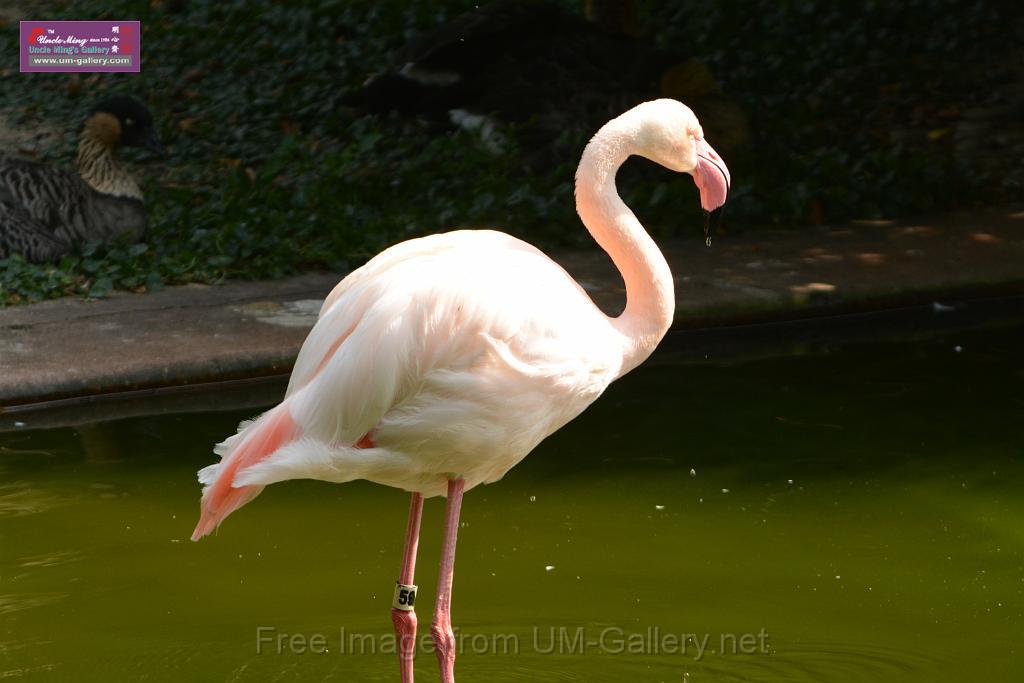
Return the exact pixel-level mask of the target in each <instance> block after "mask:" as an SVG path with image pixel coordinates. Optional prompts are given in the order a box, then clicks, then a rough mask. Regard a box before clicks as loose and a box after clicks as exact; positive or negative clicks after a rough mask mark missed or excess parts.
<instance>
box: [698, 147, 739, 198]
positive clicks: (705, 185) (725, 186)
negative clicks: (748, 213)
mask: <svg viewBox="0 0 1024 683" xmlns="http://www.w3.org/2000/svg"><path fill="white" fill-rule="evenodd" d="M731 180H732V178H731V177H730V176H729V168H728V167H727V166H726V165H725V161H723V160H722V157H720V156H718V152H716V151H715V150H713V149H712V148H711V145H709V144H708V143H707V141H706V140H698V141H697V168H695V169H693V182H695V183H697V187H698V189H700V205H701V206H703V207H704V210H705V211H714V210H715V209H717V208H718V207H720V206H722V204H725V198H726V196H727V195H728V194H729V183H730V182H731Z"/></svg>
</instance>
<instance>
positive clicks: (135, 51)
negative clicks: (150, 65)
mask: <svg viewBox="0 0 1024 683" xmlns="http://www.w3.org/2000/svg"><path fill="white" fill-rule="evenodd" d="M20 44H21V71H23V72H28V71H36V72H38V71H43V72H47V71H48V72H55V71H107V72H110V71H115V72H117V71H121V72H125V71H127V72H138V71H139V66H140V62H141V61H142V60H141V59H140V57H141V55H142V31H141V26H140V23H139V22H137V21H23V22H21V43H20Z"/></svg>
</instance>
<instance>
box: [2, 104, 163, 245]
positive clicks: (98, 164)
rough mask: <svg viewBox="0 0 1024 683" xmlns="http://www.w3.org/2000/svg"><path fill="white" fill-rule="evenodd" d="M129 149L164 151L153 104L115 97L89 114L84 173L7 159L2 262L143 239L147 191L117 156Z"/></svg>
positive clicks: (82, 137)
mask: <svg viewBox="0 0 1024 683" xmlns="http://www.w3.org/2000/svg"><path fill="white" fill-rule="evenodd" d="M122 146H125V147H143V148H146V149H149V150H151V151H153V152H155V153H157V154H163V151H164V150H163V147H161V145H160V142H159V140H158V139H157V136H156V132H155V130H154V128H153V117H152V115H151V114H150V112H149V110H148V109H147V108H146V106H145V105H143V104H142V103H141V102H139V101H138V100H136V99H135V98H133V97H129V96H127V95H115V96H113V97H109V98H106V99H104V100H102V101H100V102H99V103H97V104H96V105H95V106H94V107H93V108H92V109H91V110H90V111H89V113H88V115H87V116H86V118H85V121H84V123H83V124H82V127H81V130H80V132H79V136H78V159H77V169H76V171H72V170H70V169H65V168H60V167H57V166H53V165H51V164H45V163H42V162H39V161H34V160H30V159H21V158H17V157H0V258H6V257H7V256H9V255H11V254H20V255H21V256H23V257H24V258H26V259H28V260H29V261H34V262H45V261H53V260H55V259H58V258H60V257H61V256H63V255H64V254H66V253H68V252H69V251H71V250H72V249H74V248H75V247H76V246H77V245H79V244H81V243H83V242H86V241H109V240H114V239H117V238H120V237H127V238H128V239H131V240H138V239H139V238H140V237H142V234H143V233H144V232H145V229H146V210H145V207H144V206H143V197H142V190H141V189H140V188H139V185H138V183H137V182H136V180H135V178H134V177H133V175H132V173H131V172H130V171H129V169H128V168H127V167H125V165H124V164H123V163H122V162H121V161H119V160H118V158H117V156H116V151H117V149H118V148H119V147H122Z"/></svg>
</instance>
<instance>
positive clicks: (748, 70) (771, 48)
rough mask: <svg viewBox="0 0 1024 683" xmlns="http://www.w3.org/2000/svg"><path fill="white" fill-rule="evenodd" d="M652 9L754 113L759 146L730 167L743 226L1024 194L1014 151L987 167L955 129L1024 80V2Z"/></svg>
mask: <svg viewBox="0 0 1024 683" xmlns="http://www.w3.org/2000/svg"><path fill="white" fill-rule="evenodd" d="M647 4H650V5H651V9H650V10H649V12H648V13H647V16H646V19H647V21H648V22H650V23H651V24H652V25H657V26H661V27H664V30H662V31H660V32H659V33H658V39H659V40H660V41H663V42H664V43H665V44H674V45H679V44H683V45H687V46H689V47H690V48H691V49H692V51H693V53H694V54H696V55H700V57H701V58H702V59H705V60H707V62H708V63H709V64H710V65H711V67H712V71H713V72H714V73H715V76H716V77H717V78H718V80H719V82H720V83H721V85H722V87H723V89H724V91H725V92H727V93H729V95H731V96H733V97H735V98H736V99H737V101H738V102H739V103H740V104H741V105H742V106H743V108H744V110H746V111H747V112H748V113H749V116H750V117H751V128H752V131H753V134H752V136H751V140H750V143H749V144H747V145H746V146H745V147H744V148H743V149H742V150H739V151H738V154H737V155H734V156H732V157H730V159H729V161H730V167H731V169H732V170H733V178H734V179H735V180H736V187H735V188H734V189H735V192H734V193H733V200H734V201H730V207H729V211H730V212H731V213H732V215H733V216H737V215H740V216H743V217H744V218H746V219H747V220H756V221H760V222H766V221H769V220H770V221H773V222H777V223H785V224H792V223H802V222H806V221H812V222H818V221H821V220H842V219H845V218H849V217H862V218H869V217H894V216H900V215H904V216H905V215H912V214H919V213H922V212H925V211H932V210H938V209H947V208H951V207H954V206H959V207H963V206H969V205H971V204H973V203H977V202H981V201H984V200H991V199H995V200H1005V199H1007V198H1009V197H1010V196H1012V192H1011V186H1012V185H1013V184H1014V183H1017V188H1016V189H1017V192H1019V191H1020V187H1019V183H1020V164H1019V163H1018V162H1017V161H1016V160H1015V159H1014V158H1013V157H1014V155H1012V154H1006V155H1003V158H1002V159H996V160H994V161H992V162H991V163H990V164H988V165H984V166H983V165H982V164H981V163H980V161H979V159H978V156H980V155H978V154H976V153H975V152H974V150H967V149H959V150H958V149H957V143H956V139H955V138H956V135H955V130H956V126H957V124H958V122H959V121H961V120H962V118H963V116H964V114H965V113H966V112H968V111H969V110H971V109H972V108H977V107H980V106H983V105H988V104H991V103H993V102H999V101H1000V98H1001V97H1003V96H1004V92H1003V91H1005V90H1006V87H1005V86H1006V84H1007V83H1008V82H1010V81H1012V80H1013V78H1014V76H1013V73H1014V70H1019V64H1020V58H1021V53H1020V49H1019V36H1018V35H1015V33H1014V29H1013V26H1014V24H1015V23H1017V24H1018V25H1019V22H1020V21H1021V19H1022V16H1024V10H1022V7H1024V6H1018V5H1015V4H1014V3H1010V4H1007V3H1003V2H997V1H996V0H980V1H978V0H907V1H905V2H882V1H880V0H864V1H859V2H853V1H849V0H843V1H836V0H776V1H773V2H749V1H746V0H722V1H721V2H713V3H693V2H666V3H647ZM1017 78H1018V79H1019V76H1018V77H1017ZM994 132H995V131H993V133H994ZM989 139H990V140H991V139H992V138H991V137H990V138H989ZM981 151H982V152H984V150H981ZM1014 173H1016V176H1015V180H1013V178H1014V176H1013V174H1014ZM1004 179H1006V180H1008V181H1009V182H1004Z"/></svg>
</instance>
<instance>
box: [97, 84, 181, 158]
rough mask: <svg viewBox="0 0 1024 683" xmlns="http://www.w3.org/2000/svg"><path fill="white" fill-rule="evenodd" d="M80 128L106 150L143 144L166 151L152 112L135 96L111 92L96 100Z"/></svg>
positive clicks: (154, 150) (148, 147)
mask: <svg viewBox="0 0 1024 683" xmlns="http://www.w3.org/2000/svg"><path fill="white" fill-rule="evenodd" d="M83 128H84V131H85V132H87V133H89V134H90V135H91V136H92V137H93V138H95V139H97V140H99V141H100V142H101V143H102V144H103V145H104V146H106V147H107V148H109V149H115V148H117V147H120V146H124V147H142V148H144V149H148V150H150V151H151V152H154V153H156V154H160V155H163V154H164V153H165V150H164V148H163V145H161V144H160V140H159V138H158V137H157V134H156V129H155V128H154V127H153V115H152V114H150V113H149V109H147V108H146V105H144V104H142V103H141V102H139V101H138V100H137V99H135V98H134V97H129V96H127V95H114V96H113V97H108V98H106V99H104V100H101V101H100V102H98V103H96V105H95V106H94V107H93V108H92V109H91V110H90V111H89V114H88V115H87V116H86V118H85V123H84V125H83Z"/></svg>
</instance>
